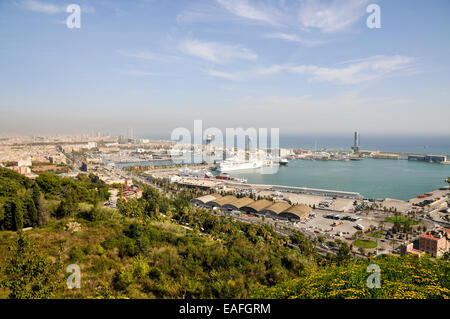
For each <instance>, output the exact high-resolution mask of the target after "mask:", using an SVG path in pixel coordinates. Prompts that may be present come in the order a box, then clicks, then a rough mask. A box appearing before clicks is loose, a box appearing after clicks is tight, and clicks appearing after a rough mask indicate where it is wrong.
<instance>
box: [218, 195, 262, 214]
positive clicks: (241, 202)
mask: <svg viewBox="0 0 450 319" xmlns="http://www.w3.org/2000/svg"><path fill="white" fill-rule="evenodd" d="M254 202H255V201H254V200H253V199H251V198H249V197H242V198H239V199H237V200H235V201H234V202H231V203H228V204H224V205H223V206H222V209H224V210H228V211H232V210H241V208H242V207H244V206H247V205H250V204H252V203H254Z"/></svg>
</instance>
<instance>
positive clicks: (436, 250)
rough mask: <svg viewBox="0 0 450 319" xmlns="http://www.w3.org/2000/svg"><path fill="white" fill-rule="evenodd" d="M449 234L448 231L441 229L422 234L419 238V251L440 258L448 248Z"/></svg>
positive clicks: (449, 246)
mask: <svg viewBox="0 0 450 319" xmlns="http://www.w3.org/2000/svg"><path fill="white" fill-rule="evenodd" d="M449 232H450V229H447V228H442V229H439V230H436V231H430V232H427V233H426V234H423V235H422V236H420V238H419V250H420V251H423V252H426V253H428V254H430V255H432V256H434V257H440V256H442V255H443V254H444V253H445V252H447V251H448V250H449V248H450V243H449Z"/></svg>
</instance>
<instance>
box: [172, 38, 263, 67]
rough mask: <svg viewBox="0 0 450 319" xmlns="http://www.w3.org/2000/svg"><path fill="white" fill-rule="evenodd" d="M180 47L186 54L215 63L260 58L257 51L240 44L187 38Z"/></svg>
mask: <svg viewBox="0 0 450 319" xmlns="http://www.w3.org/2000/svg"><path fill="white" fill-rule="evenodd" d="M179 48H180V49H181V51H183V52H184V53H186V54H189V55H192V56H195V57H198V58H201V59H203V60H207V61H210V62H214V63H227V62H231V61H234V60H256V59H257V58H258V56H257V55H256V54H255V53H253V52H252V51H250V50H248V49H246V48H244V47H242V46H240V45H227V44H222V43H217V42H203V41H199V40H196V39H188V40H185V41H184V42H182V43H181V45H180V47H179Z"/></svg>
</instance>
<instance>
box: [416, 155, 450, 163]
mask: <svg viewBox="0 0 450 319" xmlns="http://www.w3.org/2000/svg"><path fill="white" fill-rule="evenodd" d="M408 161H420V162H430V163H442V162H446V161H447V156H445V155H408Z"/></svg>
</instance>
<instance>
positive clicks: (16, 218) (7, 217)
mask: <svg viewBox="0 0 450 319" xmlns="http://www.w3.org/2000/svg"><path fill="white" fill-rule="evenodd" d="M3 210H4V220H3V225H2V228H3V229H6V230H22V228H23V211H22V203H21V202H20V200H19V198H18V197H17V196H14V197H11V198H8V200H7V201H6V202H5V204H4V205H3Z"/></svg>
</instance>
